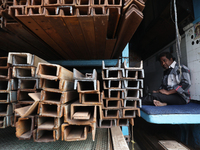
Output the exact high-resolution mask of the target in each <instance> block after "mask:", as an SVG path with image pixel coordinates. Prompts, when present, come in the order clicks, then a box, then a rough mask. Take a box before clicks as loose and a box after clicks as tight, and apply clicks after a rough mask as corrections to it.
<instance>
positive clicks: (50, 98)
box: [41, 90, 78, 104]
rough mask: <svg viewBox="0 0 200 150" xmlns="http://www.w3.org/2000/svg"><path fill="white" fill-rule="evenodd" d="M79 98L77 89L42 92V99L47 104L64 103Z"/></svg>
mask: <svg viewBox="0 0 200 150" xmlns="http://www.w3.org/2000/svg"><path fill="white" fill-rule="evenodd" d="M77 98H78V93H77V92H76V91H66V92H60V91H45V90H42V92H41V101H42V102H44V103H46V104H64V103H67V102H70V101H72V100H75V99H77Z"/></svg>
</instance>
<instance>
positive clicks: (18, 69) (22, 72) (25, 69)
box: [12, 66, 36, 79]
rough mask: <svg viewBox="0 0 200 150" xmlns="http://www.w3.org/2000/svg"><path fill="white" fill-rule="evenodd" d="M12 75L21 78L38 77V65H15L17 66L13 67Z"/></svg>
mask: <svg viewBox="0 0 200 150" xmlns="http://www.w3.org/2000/svg"><path fill="white" fill-rule="evenodd" d="M12 75H13V77H15V78H20V79H23V78H24V79H26V78H29V79H30V78H35V77H36V67H30V66H15V67H13V72H12Z"/></svg>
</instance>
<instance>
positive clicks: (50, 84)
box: [40, 78, 74, 92]
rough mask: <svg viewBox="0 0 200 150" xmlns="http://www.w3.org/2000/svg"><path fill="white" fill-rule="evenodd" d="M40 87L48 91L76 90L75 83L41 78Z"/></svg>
mask: <svg viewBox="0 0 200 150" xmlns="http://www.w3.org/2000/svg"><path fill="white" fill-rule="evenodd" d="M40 87H41V88H42V89H43V90H46V91H62V92H65V91H71V90H73V89H74V82H73V81H69V80H62V79H61V80H48V79H42V78H40Z"/></svg>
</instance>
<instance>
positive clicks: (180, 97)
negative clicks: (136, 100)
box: [141, 52, 191, 106]
mask: <svg viewBox="0 0 200 150" xmlns="http://www.w3.org/2000/svg"><path fill="white" fill-rule="evenodd" d="M158 58H159V61H160V64H161V66H162V67H163V68H164V69H165V71H164V75H163V78H162V84H161V86H160V88H159V90H157V91H153V93H152V94H149V95H147V96H145V97H142V98H141V99H142V104H143V105H155V106H166V105H182V104H187V103H189V101H190V92H189V87H190V86H191V80H190V71H189V69H188V68H187V67H186V66H184V65H181V71H182V74H181V77H180V71H179V65H178V64H177V63H176V61H174V58H173V56H172V55H171V54H170V53H169V52H163V53H161V54H160V55H159V57H158ZM179 79H180V82H179Z"/></svg>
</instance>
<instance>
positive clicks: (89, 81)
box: [62, 68, 102, 141]
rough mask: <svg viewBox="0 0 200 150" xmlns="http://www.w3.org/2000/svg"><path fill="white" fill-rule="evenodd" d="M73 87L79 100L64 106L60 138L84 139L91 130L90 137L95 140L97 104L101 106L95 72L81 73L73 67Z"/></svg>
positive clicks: (70, 139) (68, 139)
mask: <svg viewBox="0 0 200 150" xmlns="http://www.w3.org/2000/svg"><path fill="white" fill-rule="evenodd" d="M73 75H74V80H75V81H74V89H77V91H78V93H79V100H78V101H76V102H74V103H72V104H71V106H66V107H65V108H64V112H65V113H66V112H68V114H67V113H66V114H65V116H64V122H65V123H64V124H63V125H62V140H65V141H77V140H86V139H87V133H88V132H90V131H91V132H92V139H93V141H94V140H95V133H96V118H97V106H99V107H101V104H102V103H101V102H100V84H99V81H98V80H97V72H96V70H95V69H94V70H93V73H86V74H85V75H83V74H82V73H80V72H79V71H78V70H76V69H75V68H74V69H73Z"/></svg>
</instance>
